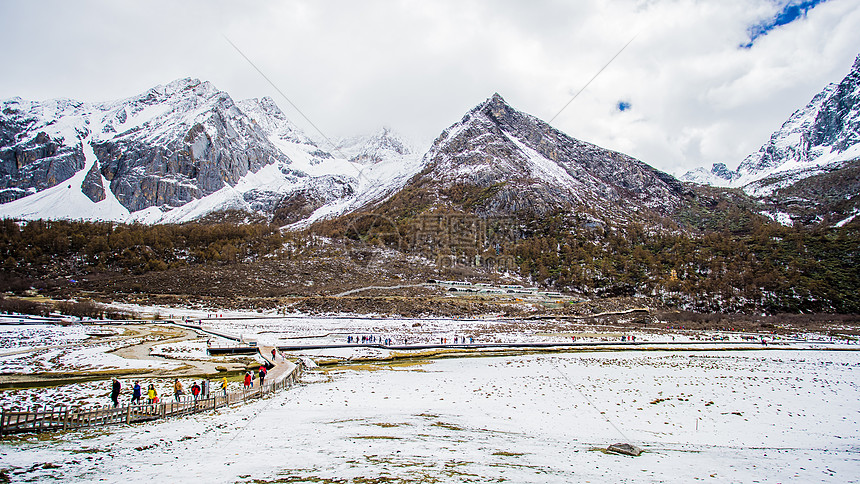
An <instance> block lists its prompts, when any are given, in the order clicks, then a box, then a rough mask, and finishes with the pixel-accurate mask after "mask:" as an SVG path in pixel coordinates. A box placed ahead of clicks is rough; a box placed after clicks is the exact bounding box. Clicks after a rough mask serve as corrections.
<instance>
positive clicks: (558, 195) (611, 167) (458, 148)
mask: <svg viewBox="0 0 860 484" xmlns="http://www.w3.org/2000/svg"><path fill="white" fill-rule="evenodd" d="M425 166H426V168H425V170H424V171H423V172H422V174H421V175H420V178H421V179H419V180H415V181H414V182H415V183H422V184H424V185H429V184H431V182H432V181H435V182H441V185H442V187H441V188H442V189H443V190H444V188H445V187H446V186H473V187H475V188H476V189H480V190H484V191H485V193H487V194H488V195H489V194H491V195H490V196H486V197H484V199H483V200H482V204H481V205H482V206H481V207H479V208H478V211H483V212H485V213H503V214H511V213H514V212H518V211H523V210H524V211H532V212H537V213H544V212H548V211H551V210H554V209H558V208H563V207H565V206H570V205H591V206H600V208H604V209H606V210H608V211H610V212H615V211H616V210H617V211H621V212H628V213H629V212H630V211H635V210H638V209H641V208H644V207H650V208H656V209H658V210H659V211H663V210H669V209H670V208H671V206H674V204H676V203H677V202H678V200H679V198H680V196H681V194H682V193H683V192H684V189H683V188H682V187H681V184H680V183H679V182H678V181H677V180H675V179H674V178H673V177H671V176H670V175H667V174H665V173H662V172H659V171H657V170H655V169H654V168H652V167H650V166H648V165H645V164H644V163H642V162H640V161H638V160H635V159H633V158H631V157H629V156H626V155H623V154H621V153H617V152H614V151H610V150H606V149H603V148H600V147H598V146H595V145H592V144H590V143H585V142H583V141H580V140H577V139H574V138H571V137H570V136H568V135H566V134H564V133H562V132H560V131H558V130H556V129H555V128H553V127H551V126H550V125H548V124H547V123H545V122H544V121H541V120H540V119H538V118H536V117H534V116H531V115H529V114H526V113H523V112H520V111H518V110H516V109H515V108H513V107H511V106H510V105H509V104H508V103H506V102H505V100H504V99H503V98H502V97H501V96H500V95H499V94H498V93H496V94H494V95H493V96H491V97H490V98H489V99H487V100H486V101H484V102H483V103H481V104H479V105H478V106H476V107H475V108H473V109H472V110H470V111H469V112H468V113H467V114H466V115H465V116H464V117H463V118H462V119H461V120H460V121H459V122H457V123H455V124H453V125H452V126H450V127H449V128H448V129H446V130H445V131H444V132H443V133H442V135H440V136H439V138H437V139H436V141H435V142H434V143H433V146H432V147H431V148H430V151H429V152H428V153H427V154H426V155H425Z"/></svg>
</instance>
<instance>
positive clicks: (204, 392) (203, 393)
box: [200, 379, 209, 398]
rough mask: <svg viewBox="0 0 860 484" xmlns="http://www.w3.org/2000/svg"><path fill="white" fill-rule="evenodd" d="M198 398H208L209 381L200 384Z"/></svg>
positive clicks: (204, 380)
mask: <svg viewBox="0 0 860 484" xmlns="http://www.w3.org/2000/svg"><path fill="white" fill-rule="evenodd" d="M200 397H201V398H209V380H206V379H203V381H201V382H200Z"/></svg>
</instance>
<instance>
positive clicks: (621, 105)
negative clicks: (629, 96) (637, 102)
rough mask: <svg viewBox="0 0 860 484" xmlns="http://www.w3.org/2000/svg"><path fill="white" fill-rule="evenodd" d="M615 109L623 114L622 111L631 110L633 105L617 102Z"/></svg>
mask: <svg viewBox="0 0 860 484" xmlns="http://www.w3.org/2000/svg"><path fill="white" fill-rule="evenodd" d="M615 107H616V108H617V109H618V110H619V111H621V112H622V113H623V112H624V111H627V110H629V109H630V108H632V107H633V105H632V104H630V103H629V102H627V101H618V104H616V105H615Z"/></svg>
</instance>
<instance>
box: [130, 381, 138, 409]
mask: <svg viewBox="0 0 860 484" xmlns="http://www.w3.org/2000/svg"><path fill="white" fill-rule="evenodd" d="M131 404H132V405H140V382H139V381H137V380H135V381H134V388H133V389H132V391H131Z"/></svg>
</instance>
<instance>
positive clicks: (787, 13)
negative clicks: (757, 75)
mask: <svg viewBox="0 0 860 484" xmlns="http://www.w3.org/2000/svg"><path fill="white" fill-rule="evenodd" d="M826 1H827V0H790V1H788V2H785V3H784V4H783V2H779V3H781V4H783V5H782V8H781V9H780V11H779V12H777V13H776V15H774V16H773V17H771V18H769V19H767V20H764V21H762V22H759V23H757V24H755V25H752V26H750V27H749V28H748V29H747V33H748V34H749V36H750V41H749V42H748V43H746V44H741V45H740V47H741V48H744V49H749V48H750V47H752V46H753V44H754V43H755V41H756V39H758V38H759V37H762V36H764V35H767V34H768V32H770V31H771V30H773V29H775V28H777V27H781V26H783V25H788V24H790V23H791V22H794V21H795V20H797V19H804V18H806V13H807V12H809V11H810V10H812V9H813V8H815V6H816V5H818V4H820V3H824V2H826Z"/></svg>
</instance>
